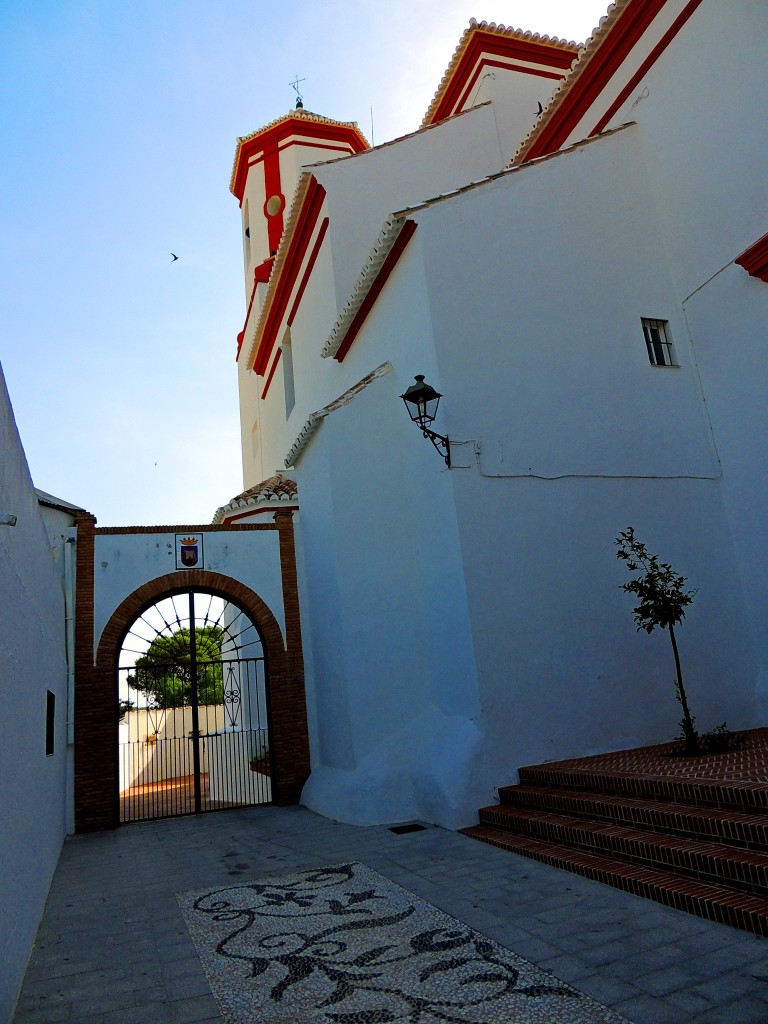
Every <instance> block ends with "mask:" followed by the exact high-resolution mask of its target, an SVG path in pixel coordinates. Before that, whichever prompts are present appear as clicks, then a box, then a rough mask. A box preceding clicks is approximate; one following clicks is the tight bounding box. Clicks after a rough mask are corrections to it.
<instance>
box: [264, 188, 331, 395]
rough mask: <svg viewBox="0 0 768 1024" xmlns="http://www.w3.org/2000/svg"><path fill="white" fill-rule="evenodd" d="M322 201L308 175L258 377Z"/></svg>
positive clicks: (268, 323) (271, 310) (266, 332)
mask: <svg viewBox="0 0 768 1024" xmlns="http://www.w3.org/2000/svg"><path fill="white" fill-rule="evenodd" d="M324 201H325V189H324V188H323V186H322V185H321V184H320V183H319V182H318V180H317V178H315V177H314V176H312V177H310V179H309V184H308V185H307V191H306V193H305V195H304V201H303V203H302V205H301V210H300V212H299V214H298V217H297V219H296V227H295V228H294V230H293V234H292V235H291V238H290V241H289V242H288V249H287V252H286V254H285V259H284V260H283V263H282V267H281V269H280V277H279V279H278V281H277V283H276V286H275V291H274V294H273V296H272V302H271V305H270V307H269V312H268V313H267V317H266V320H265V322H264V326H263V328H262V331H261V338H260V339H259V343H258V348H257V349H256V358H255V360H254V363H253V368H254V370H255V371H256V373H258V374H259V376H261V377H263V376H264V371H265V370H266V368H267V362H268V361H269V357H270V354H271V352H272V349H273V348H274V345H275V341H276V339H277V333H278V331H279V330H280V327H281V325H282V323H283V319H284V317H285V312H286V309H287V308H288V301H289V300H290V297H291V294H292V292H293V289H294V286H295V284H296V281H297V280H298V277H299V272H300V271H301V265H302V263H303V262H304V257H305V255H306V253H307V249H308V248H309V243H310V241H311V239H312V235H313V234H314V231H315V227H316V225H317V221H318V219H319V217H320V212H321V210H322V208H323V202H324Z"/></svg>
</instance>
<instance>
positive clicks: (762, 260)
mask: <svg viewBox="0 0 768 1024" xmlns="http://www.w3.org/2000/svg"><path fill="white" fill-rule="evenodd" d="M733 262H734V263H737V264H738V265H739V266H740V267H743V268H744V269H745V270H746V272H747V273H748V274H749V276H750V277H759V278H760V280H761V281H766V282H768V235H763V237H762V238H760V239H758V241H757V242H755V244H754V245H750V247H749V248H748V249H745V250H744V252H743V253H742V254H741V256H737V257H736V259H735V260H734V261H733Z"/></svg>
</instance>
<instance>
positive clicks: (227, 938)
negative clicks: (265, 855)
mask: <svg viewBox="0 0 768 1024" xmlns="http://www.w3.org/2000/svg"><path fill="white" fill-rule="evenodd" d="M179 902H180V905H181V909H182V911H183V913H184V915H185V918H186V921H187V925H188V927H189V930H190V933H191V935H192V938H193V939H194V941H195V945H196V947H197V950H198V954H199V956H200V959H201V960H202V962H203V965H204V967H205V970H206V973H207V975H208V979H209V981H210V983H211V987H212V989H213V991H214V994H215V995H216V998H217V1000H218V1002H219V1005H220V1006H221V1009H222V1012H223V1014H224V1016H225V1017H226V1019H227V1021H229V1022H230V1024H244V1022H246V1021H254V1020H258V1021H260V1022H263V1024H282V1022H288V1021H290V1022H291V1024H310V1022H312V1024H320V1022H323V1024H512V1022H514V1024H557V1022H563V1024H566V1022H567V1024H621V1022H622V1021H623V1018H621V1017H619V1016H617V1015H616V1014H614V1013H611V1012H610V1011H609V1010H607V1009H606V1008H605V1007H602V1006H600V1005H599V1004H598V1003H595V1002H594V1001H593V1000H591V999H588V998H587V997H586V996H584V995H582V994H581V993H579V992H577V991H576V990H575V989H573V988H571V987H570V986H568V985H565V984H563V983H561V982H559V981H558V980H557V979H556V978H554V977H553V976H552V975H550V974H547V973H546V972H544V971H541V970H539V969H538V968H535V967H534V966H533V965H532V964H530V963H529V962H528V961H526V960H524V959H522V957H519V956H517V955H516V954H514V953H511V952H510V951H509V950H507V949H504V948H503V947H502V946H499V945H498V944H497V943H495V942H492V941H491V940H490V939H488V938H485V937H484V936H482V935H480V934H478V933H477V932H475V931H473V930H472V929H471V928H468V927H466V926H465V925H463V924H462V923H461V922H459V921H457V920H456V919H455V918H452V917H449V916H448V915H447V914H443V913H441V912H440V911H438V910H437V909H436V908H435V907H433V906H431V905H430V904H429V903H425V902H424V901H423V900H420V899H418V898H417V897H416V896H414V895H413V894H412V893H409V892H407V891H406V890H405V889H401V888H400V887H399V886H396V885H394V884H393V883H392V882H389V881H388V880H387V879H385V878H383V877H382V876H381V875H379V874H377V873H376V872H375V871H372V870H371V869H370V868H367V867H365V866H364V865H362V864H344V865H340V866H336V867H328V868H322V869H316V870H311V871H303V872H300V873H298V874H294V875H290V876H287V877H283V878H278V879H267V880H265V881H261V882H251V883H249V884H246V885H237V886H232V887H227V888H222V889H214V890H211V891H209V892H202V893H183V894H181V895H180V896H179Z"/></svg>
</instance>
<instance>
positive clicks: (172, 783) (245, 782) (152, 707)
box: [117, 590, 272, 823]
mask: <svg viewBox="0 0 768 1024" xmlns="http://www.w3.org/2000/svg"><path fill="white" fill-rule="evenodd" d="M117 691H118V706H119V715H120V722H119V726H118V774H119V793H120V821H121V822H123V823H124V822H131V821H145V820H147V819H150V818H164V817H172V816H179V815H184V814H200V813H202V812H203V811H213V810H222V809H224V808H227V807H245V806H251V805H254V804H265V803H270V802H271V799H272V786H271V779H270V775H271V767H270V730H269V716H268V710H267V673H266V659H265V654H264V645H263V643H262V639H261V636H260V634H259V631H258V629H257V628H256V626H255V624H254V623H253V622H252V621H251V620H250V618H249V617H248V615H247V614H246V613H245V611H244V610H243V609H242V608H240V607H239V606H238V605H237V604H236V603H235V602H233V601H231V600H228V599H223V598H221V597H219V596H217V595H215V594H213V593H212V592H210V591H202V590H189V591H187V592H182V593H179V594H174V595H171V596H169V597H165V598H163V599H161V600H160V601H157V602H155V603H154V604H152V605H150V606H149V607H148V608H146V609H145V610H144V611H143V612H142V613H141V614H140V615H139V616H138V617H137V618H136V620H135V621H134V622H133V623H132V625H131V626H130V628H129V629H128V632H127V633H126V635H125V637H124V639H123V643H122V647H121V650H120V656H119V663H118V668H117Z"/></svg>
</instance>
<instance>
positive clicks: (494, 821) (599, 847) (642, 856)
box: [480, 806, 768, 898]
mask: <svg viewBox="0 0 768 1024" xmlns="http://www.w3.org/2000/svg"><path fill="white" fill-rule="evenodd" d="M480 823H481V825H486V826H489V827H491V828H495V829H501V830H505V831H510V832H511V833H513V834H514V835H522V836H525V837H532V838H535V839H540V840H542V841H543V842H548V843H554V844H557V845H562V846H567V847H568V848H575V849H579V850H585V851H587V852H592V853H595V854H598V855H600V854H605V855H607V856H609V857H616V858H619V859H621V860H626V861H628V862H630V863H633V864H641V865H644V866H646V867H651V868H659V869H661V870H666V871H674V872H678V873H680V874H683V875H685V876H686V877H688V878H697V879H699V880H702V881H709V882H712V883H715V884H717V883H718V882H723V883H725V884H726V885H729V886H734V887H735V888H738V889H740V890H742V891H745V892H752V893H755V894H756V895H760V896H764V897H766V898H768V852H766V853H760V852H754V851H747V850H743V849H736V848H734V847H731V846H728V845H727V844H724V843H708V842H702V841H699V840H691V839H688V838H685V837H679V836H674V835H666V834H664V833H659V832H650V831H648V830H646V829H637V828H632V827H627V826H624V825H618V824H616V823H615V822H608V821H590V820H589V819H587V818H579V817H569V816H567V815H563V814H552V813H548V812H546V811H541V810H534V809H522V808H520V809H517V808H511V807H498V806H496V807H484V808H481V810H480Z"/></svg>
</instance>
